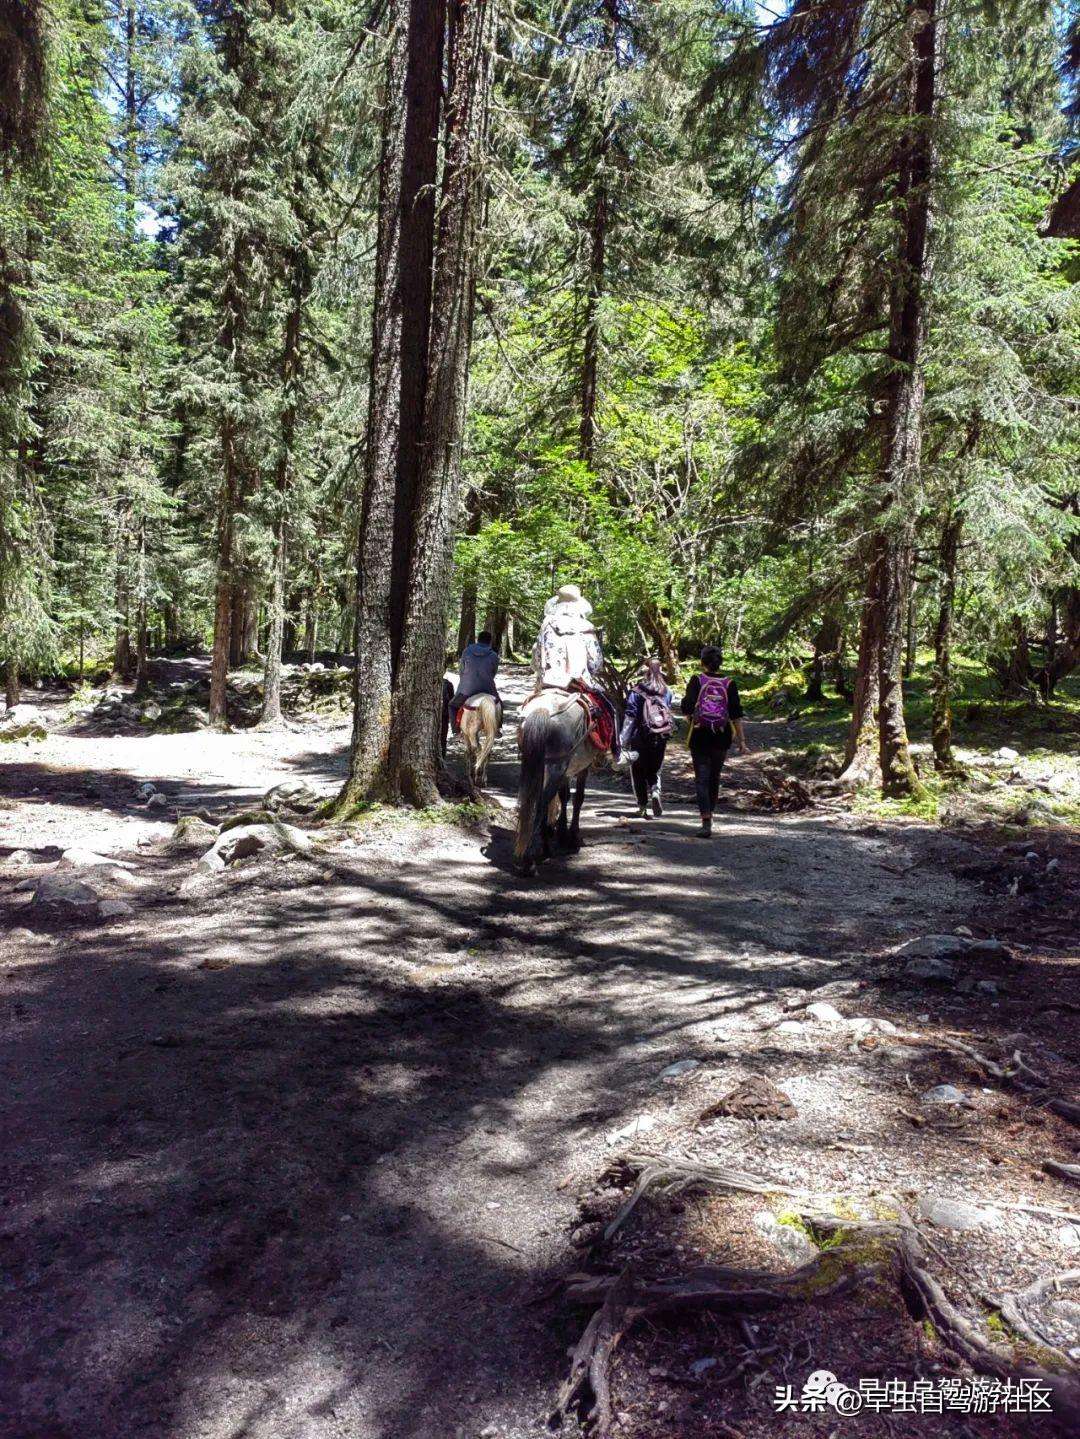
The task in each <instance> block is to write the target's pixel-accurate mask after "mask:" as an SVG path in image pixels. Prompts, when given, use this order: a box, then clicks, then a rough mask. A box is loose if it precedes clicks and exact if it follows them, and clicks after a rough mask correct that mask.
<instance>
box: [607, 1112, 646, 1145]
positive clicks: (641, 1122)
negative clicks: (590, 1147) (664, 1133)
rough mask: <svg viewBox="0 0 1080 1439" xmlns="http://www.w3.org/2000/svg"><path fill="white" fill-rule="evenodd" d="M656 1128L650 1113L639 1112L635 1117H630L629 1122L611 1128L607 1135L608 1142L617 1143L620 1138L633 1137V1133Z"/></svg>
mask: <svg viewBox="0 0 1080 1439" xmlns="http://www.w3.org/2000/svg"><path fill="white" fill-rule="evenodd" d="M655 1128H656V1120H655V1119H654V1118H653V1117H652V1115H651V1114H639V1115H638V1116H637V1118H636V1119H631V1121H630V1123H629V1124H624V1125H623V1127H622V1128H621V1129H613V1130H611V1132H610V1133H609V1134H608V1136H607V1142H608V1143H609V1144H618V1143H619V1141H620V1140H622V1139H633V1138H634V1137H635V1135H638V1134H647V1133H648V1132H649V1130H650V1129H655Z"/></svg>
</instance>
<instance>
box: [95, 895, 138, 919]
mask: <svg viewBox="0 0 1080 1439" xmlns="http://www.w3.org/2000/svg"><path fill="white" fill-rule="evenodd" d="M134 913H135V906H134V905H133V904H128V902H127V900H126V899H103V900H102V901H101V902H100V903H99V905H98V914H99V915H100V916H101V918H102V919H127V918H128V917H129V916H130V915H133V914H134Z"/></svg>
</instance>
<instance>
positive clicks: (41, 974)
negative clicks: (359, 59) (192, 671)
mask: <svg viewBox="0 0 1080 1439" xmlns="http://www.w3.org/2000/svg"><path fill="white" fill-rule="evenodd" d="M510 698H511V699H512V700H516V699H518V698H520V684H518V685H517V686H515V685H514V684H513V683H512V684H511V686H510ZM515 708H516V705H515V704H513V703H512V704H510V705H509V706H508V712H509V713H508V717H509V720H510V723H509V724H508V725H507V733H506V734H505V735H504V739H503V741H502V744H501V746H500V751H499V754H498V756H497V758H496V762H495V763H494V764H493V767H492V787H493V790H494V791H495V792H496V793H497V794H498V795H499V796H500V797H501V799H502V801H503V803H504V805H505V806H509V804H510V793H511V786H512V783H513V779H514V766H513V763H512V725H513V718H514V711H515ZM765 734H766V730H765V727H761V726H753V725H752V726H751V727H750V735H751V741H752V742H754V741H755V740H757V741H760V740H761V739H762V737H763V736H764V735H765ZM346 742H347V732H346V731H345V730H344V729H343V728H329V729H322V730H311V731H308V732H305V733H302V734H295V733H294V734H289V735H285V736H267V735H257V734H253V733H250V732H248V733H242V734H234V735H229V736H219V735H213V734H207V733H200V734H196V735H173V736H161V737H156V738H155V737H146V738H136V739H131V740H125V739H118V738H113V739H102V738H97V739H95V738H91V737H83V738H79V737H76V736H60V735H54V736H51V737H50V738H49V739H48V740H47V741H45V742H44V743H42V744H40V745H37V746H33V747H31V748H23V749H20V751H19V752H18V753H17V754H14V755H10V756H9V755H5V756H4V757H3V760H2V761H0V798H4V799H7V800H9V801H10V800H12V799H14V800H16V801H17V803H16V805H15V806H14V807H11V808H5V809H3V810H0V821H2V824H3V829H2V833H0V840H2V845H3V846H4V847H5V848H6V850H11V849H13V848H16V847H29V848H32V849H34V848H37V851H38V852H37V853H36V854H35V856H34V859H35V860H36V861H38V862H43V861H44V860H45V859H46V858H47V857H48V855H47V853H46V852H45V851H43V850H42V849H41V847H42V846H46V845H54V846H59V847H64V846H67V845H71V844H86V843H87V842H90V841H92V842H93V846H94V848H96V849H99V850H107V851H109V852H112V853H118V854H122V855H124V856H125V857H126V858H128V859H130V860H131V861H132V862H133V863H134V864H135V866H136V872H137V873H138V874H139V875H140V876H142V877H143V878H144V880H145V889H144V890H142V891H140V892H139V893H137V894H136V896H135V899H134V903H135V905H136V913H135V915H134V916H133V917H132V918H129V919H125V920H121V921H120V922H119V923H117V924H113V925H103V924H100V923H95V924H86V925H82V924H80V923H78V922H73V923H69V924H63V923H59V922H57V921H51V920H48V919H47V918H36V917H34V909H33V907H32V906H31V905H30V903H29V900H28V897H27V895H26V894H25V893H17V892H16V891H15V881H16V879H18V878H19V877H20V874H16V873H11V872H10V871H9V870H8V869H5V868H4V867H3V866H0V875H4V878H3V880H2V883H0V925H2V926H3V930H4V932H5V934H6V937H5V938H4V939H2V940H0V975H2V989H0V996H2V1025H0V1032H2V1035H3V1040H4V1045H3V1058H2V1062H0V1084H2V1086H3V1091H4V1094H5V1105H4V1117H3V1121H2V1123H3V1139H2V1143H0V1166H2V1180H3V1191H4V1197H5V1203H6V1207H5V1208H4V1210H3V1217H2V1220H0V1259H2V1270H3V1279H2V1285H3V1289H2V1294H3V1298H2V1306H3V1323H2V1329H0V1435H3V1436H6V1439H16V1436H17V1439H31V1436H34V1439H46V1436H47V1439H105V1436H108V1439H129V1436H132V1435H137V1434H143V1433H146V1434H148V1435H153V1436H155V1439H239V1436H244V1439H330V1436H340V1439H346V1436H348V1439H454V1436H459V1435H460V1436H463V1439H473V1436H481V1435H499V1436H503V1437H504V1439H525V1436H540V1435H542V1434H544V1433H546V1432H548V1431H547V1430H546V1428H545V1424H544V1416H545V1414H546V1412H547V1410H548V1408H549V1407H550V1404H551V1401H552V1398H553V1394H554V1390H555V1387H556V1385H557V1383H558V1380H559V1379H560V1377H561V1375H562V1372H563V1369H564V1365H565V1350H566V1345H567V1343H568V1342H572V1340H573V1338H574V1337H575V1328H576V1326H574V1327H567V1321H565V1320H562V1319H555V1320H553V1318H552V1312H551V1310H550V1309H545V1308H543V1307H539V1308H538V1307H536V1306H535V1305H530V1304H529V1303H527V1302H526V1301H528V1300H530V1299H532V1298H534V1297H535V1296H536V1295H537V1294H538V1293H539V1292H540V1291H541V1290H542V1289H543V1287H544V1284H545V1282H546V1279H545V1277H546V1276H550V1275H552V1274H556V1273H558V1272H559V1271H560V1270H562V1269H564V1268H565V1266H566V1265H567V1263H568V1262H571V1263H572V1262H573V1261H572V1251H571V1250H570V1248H569V1241H568V1229H569V1227H570V1226H571V1225H572V1222H573V1219H574V1198H573V1189H574V1186H575V1185H576V1184H577V1183H579V1182H580V1183H587V1182H589V1181H590V1179H591V1178H592V1177H593V1176H595V1174H596V1172H597V1170H598V1169H599V1168H600V1167H602V1166H603V1165H604V1164H605V1163H606V1162H607V1160H608V1159H609V1158H610V1157H611V1156H612V1155H613V1154H614V1153H616V1152H618V1147H617V1146H612V1145H610V1144H609V1143H608V1141H607V1136H608V1134H609V1133H610V1132H611V1131H613V1130H615V1129H617V1128H618V1127H619V1126H620V1125H622V1124H624V1123H625V1122H626V1121H627V1120H629V1119H632V1118H633V1117H634V1116H635V1115H637V1114H638V1113H640V1112H642V1110H643V1109H649V1108H650V1107H652V1108H654V1109H655V1106H656V1103H657V1094H658V1088H657V1075H658V1073H659V1071H660V1070H661V1069H662V1068H663V1067H664V1066H665V1065H666V1064H668V1063H670V1062H671V1061H673V1060H677V1059H681V1058H684V1057H688V1056H690V1057H698V1058H702V1059H707V1060H712V1061H714V1062H718V1061H719V1060H720V1059H722V1058H723V1056H724V1054H725V1050H726V1049H728V1048H729V1047H730V1048H731V1053H732V1055H733V1056H734V1059H733V1063H734V1064H735V1066H736V1068H737V1054H736V1052H735V1051H736V1049H737V1042H738V1037H739V1035H740V1034H744V1033H746V1032H748V1031H750V1030H751V1029H752V1028H753V1026H755V1025H756V1024H757V1022H758V1020H759V1018H760V1015H761V1014H762V1013H766V1012H769V1006H771V1007H772V1009H775V1008H776V1004H775V1001H776V995H775V990H776V989H777V988H778V987H781V986H788V985H792V984H797V983H802V984H811V983H814V982H823V981H825V980H827V979H828V978H830V977H831V976H832V975H833V974H835V973H836V972H837V968H838V966H840V965H842V964H843V963H844V962H845V961H853V962H856V963H857V962H859V961H860V960H861V959H862V958H863V957H864V956H866V955H867V954H869V953H872V952H873V951H875V950H880V949H881V948H883V947H885V946H886V945H888V944H892V943H895V942H896V941H897V939H898V938H901V937H905V936H906V935H909V934H913V933H922V932H925V931H926V930H928V929H935V928H941V927H942V926H945V925H953V924H955V923H957V922H959V921H961V920H962V919H964V918H965V917H966V916H967V914H968V913H969V911H970V909H971V907H972V903H973V896H972V892H971V891H970V889H969V888H968V887H967V886H965V885H964V884H962V883H961V882H959V881H957V880H954V879H953V878H952V877H951V876H950V874H949V873H948V871H947V868H946V864H947V861H948V859H949V857H950V854H951V853H952V850H953V849H954V848H955V846H953V842H951V841H949V840H948V839H946V838H943V837H941V836H939V835H938V834H936V833H935V832H933V831H930V830H929V829H926V828H924V827H920V826H908V827H905V826H902V825H891V826H888V827H887V828H886V827H882V826H873V825H869V826H868V825H866V824H865V823H864V822H861V821H858V820H856V819H853V818H851V817H843V818H837V817H833V818H828V817H818V816H813V815H811V816H805V815H804V816H799V815H796V816H792V817H775V816H772V815H767V814H760V813H753V812H750V811H745V810H732V811H731V812H730V813H728V814H726V815H725V817H724V818H723V820H722V822H720V823H718V825H717V830H716V836H715V838H714V839H713V840H712V841H711V842H704V841H701V840H699V839H697V838H696V837H695V836H694V830H695V827H696V823H695V818H694V816H693V815H692V814H691V807H690V806H689V804H688V803H687V790H686V788H685V778H683V779H681V780H680V781H679V782H678V783H676V785H675V786H674V792H673V798H672V802H671V803H670V807H669V811H668V813H667V814H666V815H665V817H664V818H663V819H661V820H653V821H649V822H647V823H646V822H638V821H633V822H631V821H630V820H629V818H628V817H629V815H630V812H631V811H630V805H629V803H628V798H627V795H626V793H625V791H624V790H623V788H622V787H621V786H620V785H619V784H618V783H617V782H615V781H614V780H612V781H609V782H608V783H607V784H605V785H603V786H602V787H601V786H598V787H596V788H594V789H593V790H592V792H591V794H590V797H589V800H588V803H587V806H586V810H585V815H584V836H585V840H586V844H587V847H586V849H585V850H584V851H583V852H582V853H581V854H580V855H579V856H577V857H574V858H572V859H566V860H557V861H553V862H552V863H551V864H549V865H548V866H546V867H545V868H544V870H543V871H542V873H541V875H540V877H539V878H538V879H536V880H532V881H522V880H520V879H518V878H516V877H515V876H514V875H513V874H512V872H511V870H510V865H509V857H510V845H511V836H510V832H509V823H510V817H509V815H507V818H506V821H505V824H499V823H496V824H494V825H493V826H492V829H491V834H490V837H479V836H472V835H469V834H467V833H464V832H462V831H460V830H456V829H450V828H447V827H443V826H438V825H431V824H427V825H425V824H422V823H420V822H408V823H401V822H399V821H397V820H394V821H392V822H391V821H389V820H387V821H385V822H380V821H376V822H375V823H374V824H373V825H372V827H371V829H370V831H369V832H368V835H367V837H366V838H364V839H363V840H361V841H358V842H357V843H356V845H355V847H354V848H353V849H351V850H348V849H347V850H345V851H344V853H345V855H346V857H348V859H349V861H350V864H351V865H352V866H353V870H352V872H351V873H350V874H348V875H344V876H343V875H338V876H336V877H333V876H321V877H320V876H319V874H318V873H317V872H316V871H313V870H312V868H311V867H310V866H309V865H306V864H305V863H304V862H302V861H300V860H290V861H288V862H284V863H282V862H278V863H272V864H269V865H262V866H256V867H254V868H249V869H247V870H241V871H239V872H238V873H236V874H235V875H231V876H230V877H228V878H227V879H226V880H224V881H222V882H221V883H220V885H219V888H218V889H217V890H216V891H215V893H214V894H213V895H212V896H210V897H204V898H202V899H199V900H192V899H187V900H185V899H183V898H181V897H179V895H178V894H177V890H178V887H179V883H180V881H181V880H182V879H183V878H184V877H185V876H186V875H188V874H190V873H191V868H192V863H191V861H190V860H189V861H186V862H181V861H179V860H175V859H171V858H166V857H164V856H163V854H162V851H161V848H160V845H158V844H157V843H156V841H157V840H158V839H159V838H160V837H161V835H162V834H163V833H166V832H167V831H168V829H169V824H168V823H166V822H164V821H163V820H162V819H161V818H160V817H156V816H151V815H148V814H146V813H145V812H143V811H141V810H139V809H138V808H137V807H136V805H135V804H134V794H135V789H136V785H137V783H138V782H140V781H142V780H144V779H152V780H154V781H155V782H156V783H158V784H159V785H160V787H161V788H162V789H163V790H164V791H165V792H166V794H167V795H168V796H169V799H170V805H171V806H172V807H173V808H179V809H181V810H183V809H184V808H194V807H199V806H201V805H205V804H212V805H215V806H223V805H225V804H234V803H235V802H237V801H242V800H245V799H247V798H250V797H251V796H253V795H256V794H258V793H260V792H261V791H262V790H263V789H265V788H266V787H267V786H268V785H269V784H270V783H273V782H274V781H275V780H276V779H278V778H280V777H281V776H283V775H285V774H289V775H295V774H298V773H299V774H303V775H304V776H305V777H307V778H309V779H310V780H312V782H313V783H315V784H316V785H318V786H321V787H324V788H325V789H327V790H330V789H332V788H333V787H334V785H335V784H336V783H337V781H338V779H339V777H340V774H341V771H342V766H343V763H344V754H345V746H346ZM743 763H744V764H745V763H747V762H743ZM678 768H679V766H678V765H674V766H673V769H675V770H677V769H678ZM683 768H685V766H683ZM732 769H733V776H734V778H735V780H736V782H738V775H739V772H740V770H739V762H736V763H735V764H734V765H733V767H732ZM747 772H748V771H747V770H746V769H745V768H744V770H743V773H744V775H745V774H746V773H747ZM49 853H51V854H52V855H53V857H55V850H54V851H50V852H49ZM24 872H31V873H32V872H34V870H33V869H31V870H30V871H24ZM313 876H314V877H313ZM12 929H14V930H15V931H16V933H15V934H14V935H12V933H11V930H12ZM818 1102H819V1104H820V1105H821V1107H822V1113H823V1114H824V1116H825V1122H830V1118H829V1117H830V1116H831V1122H832V1123H834V1124H836V1125H841V1124H842V1123H843V1122H844V1120H845V1119H849V1118H850V1114H849V1111H850V1094H848V1093H845V1092H844V1089H843V1087H842V1086H841V1087H838V1088H833V1089H832V1090H829V1089H828V1087H827V1086H826V1088H825V1089H823V1090H822V1092H821V1095H820V1097H819V1100H818ZM663 1132H664V1120H663V1115H662V1114H661V1116H660V1120H659V1127H658V1130H657V1133H658V1135H660V1136H662V1135H663ZM793 1162H797V1161H795V1159H794V1157H793Z"/></svg>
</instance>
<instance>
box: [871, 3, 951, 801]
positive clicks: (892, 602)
mask: <svg viewBox="0 0 1080 1439" xmlns="http://www.w3.org/2000/svg"><path fill="white" fill-rule="evenodd" d="M910 8H911V16H912V21H913V23H914V24H915V27H916V28H915V31H914V35H913V41H912V43H913V47H914V56H913V70H912V78H911V89H910V104H909V113H908V122H907V127H906V133H905V135H904V136H903V138H902V140H901V142H900V143H901V153H900V167H899V174H898V184H897V209H898V216H899V229H900V239H899V246H898V253H897V257H896V270H895V273H894V275H893V278H892V282H891V284H890V293H889V354H890V358H891V361H892V372H891V375H890V381H889V392H888V397H887V404H886V419H885V433H884V439H883V445H882V460H881V468H882V477H883V495H882V513H881V517H880V521H879V531H878V544H879V584H880V591H879V594H880V605H881V651H880V666H879V674H880V694H879V698H878V724H879V732H880V742H881V744H880V747H881V786H882V790H883V792H884V793H885V794H887V795H894V796H900V797H903V796H909V797H917V796H920V795H921V794H922V793H923V788H922V785H921V784H920V783H919V779H918V776H917V775H916V773H915V766H914V764H913V763H912V759H911V752H910V749H909V746H908V735H907V725H906V723H905V720H904V695H903V680H902V676H901V670H902V665H903V648H904V643H903V642H904V598H905V589H906V586H905V583H904V580H905V569H906V563H905V561H906V556H907V554H908V551H909V550H910V548H911V546H912V543H913V536H912V529H913V521H912V515H913V512H914V508H915V500H916V495H917V493H918V487H919V479H920V470H921V462H922V423H923V402H924V399H925V388H926V387H925V377H924V374H923V351H924V348H925V342H926V328H927V302H928V295H927V291H928V288H929V281H930V258H931V257H930V246H929V239H930V215H931V189H932V185H933V179H934V173H933V172H934V163H935V161H934V138H935V137H934V120H935V117H936V111H937V83H938V74H937V24H938V21H937V14H936V0H911V5H910Z"/></svg>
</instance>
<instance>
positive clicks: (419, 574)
mask: <svg viewBox="0 0 1080 1439" xmlns="http://www.w3.org/2000/svg"><path fill="white" fill-rule="evenodd" d="M493 10H494V6H493V0H451V3H450V11H449V22H450V23H449V40H450V47H449V66H448V83H447V96H446V115H445V133H444V164H443V176H442V192H441V197H440V206H439V227H438V238H437V243H436V247H435V270H434V282H433V287H432V302H431V346H430V360H429V374H428V381H427V385H426V402H425V406H424V424H423V430H422V440H421V456H422V463H421V469H420V475H419V485H418V489H417V503H416V522H415V532H414V535H413V539H412V553H411V563H410V570H409V594H408V606H407V612H406V623H405V629H404V643H403V647H402V655H401V667H400V675H399V680H398V684H397V687H396V689H395V693H394V702H393V716H392V723H391V748H390V783H391V787H392V790H393V791H394V792H396V793H398V794H400V796H401V798H403V799H404V800H406V801H407V802H409V803H412V804H415V805H421V806H422V805H427V804H431V803H434V802H435V801H436V800H437V798H438V788H437V784H436V774H437V772H438V769H439V767H440V763H441V756H440V744H439V738H440V736H439V728H440V726H439V719H440V714H441V706H440V696H441V690H442V676H443V667H444V662H445V649H446V616H447V608H448V604H449V599H450V582H451V577H452V543H453V525H454V520H455V518H456V515H457V511H458V504H459V493H460V487H461V486H460V481H461V467H460V461H461V439H462V433H463V429H464V420H465V400H466V385H467V377H468V360H469V350H470V346H471V342H472V327H473V312H474V307H475V293H476V266H477V250H478V246H479V229H480V216H481V211H482V205H483V186H484V171H483V157H484V152H485V147H486V139H487V122H488V105H489V95H490V88H491V63H492V50H493V36H492V27H493Z"/></svg>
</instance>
